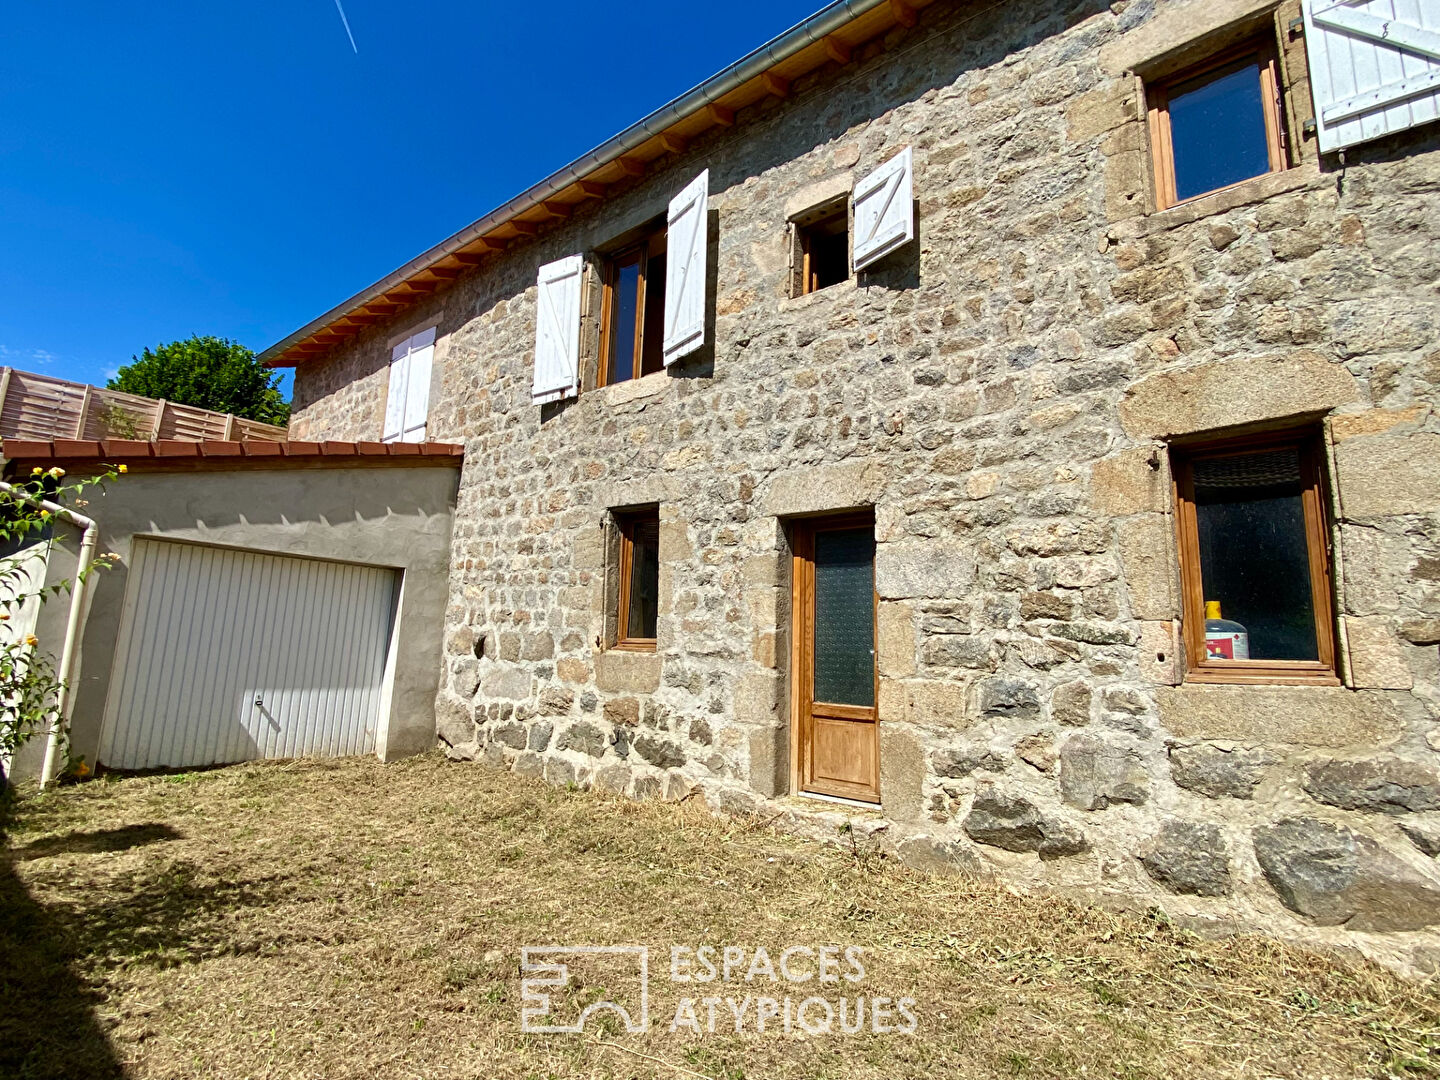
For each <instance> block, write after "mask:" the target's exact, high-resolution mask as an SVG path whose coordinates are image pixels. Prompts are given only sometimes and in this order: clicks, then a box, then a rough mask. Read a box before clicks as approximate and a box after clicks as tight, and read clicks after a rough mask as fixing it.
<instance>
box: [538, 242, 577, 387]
mask: <svg viewBox="0 0 1440 1080" xmlns="http://www.w3.org/2000/svg"><path fill="white" fill-rule="evenodd" d="M584 268H585V262H584V260H583V259H582V258H581V257H580V256H579V255H567V256H566V257H565V258H563V259H557V260H556V261H555V262H552V263H546V264H545V265H544V266H542V267H540V272H539V275H538V276H537V277H536V280H535V285H536V294H535V374H534V378H533V380H532V382H531V386H530V397H531V400H532V401H533V402H534V403H535V404H536V405H544V404H546V403H547V402H551V401H559V400H560V399H561V398H567V397H574V396H575V395H576V394H577V393H578V392H579V386H580V282H581V275H582V273H583V271H584Z"/></svg>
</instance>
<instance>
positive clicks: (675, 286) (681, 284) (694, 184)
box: [637, 169, 710, 367]
mask: <svg viewBox="0 0 1440 1080" xmlns="http://www.w3.org/2000/svg"><path fill="white" fill-rule="evenodd" d="M709 219H710V170H709V169H706V170H705V171H704V172H702V173H701V174H700V175H699V176H697V177H696V178H695V179H694V180H692V181H690V183H689V184H687V185H686V186H685V190H684V191H682V192H680V194H679V195H676V196H675V198H673V199H671V200H670V211H669V214H668V215H667V217H666V226H665V249H666V256H665V342H664V348H663V350H662V351H663V355H664V362H665V366H666V367H669V366H670V365H671V364H673V363H675V361H676V360H679V359H680V358H681V357H682V356H688V355H689V354H690V353H692V352H694V351H695V350H696V349H698V348H700V346H701V345H704V344H705V253H706V250H707V247H708V245H709V241H710V220H709ZM637 363H638V360H637Z"/></svg>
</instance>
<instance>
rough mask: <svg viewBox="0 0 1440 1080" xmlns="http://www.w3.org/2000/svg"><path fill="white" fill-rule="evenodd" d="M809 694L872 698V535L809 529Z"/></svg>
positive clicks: (829, 698)
mask: <svg viewBox="0 0 1440 1080" xmlns="http://www.w3.org/2000/svg"><path fill="white" fill-rule="evenodd" d="M814 694H815V700H816V701H824V702H828V703H829V704H831V705H863V706H872V705H874V704H875V535H874V530H872V529H868V528H866V529H836V530H829V531H823V532H817V533H816V534H815V690H814Z"/></svg>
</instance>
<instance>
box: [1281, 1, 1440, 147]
mask: <svg viewBox="0 0 1440 1080" xmlns="http://www.w3.org/2000/svg"><path fill="white" fill-rule="evenodd" d="M1303 7H1304V13H1305V49H1306V54H1307V56H1308V57H1309V61H1310V86H1311V90H1312V93H1313V94H1314V96H1315V122H1316V126H1317V127H1318V129H1319V136H1320V149H1321V150H1322V151H1329V150H1340V149H1343V148H1345V147H1347V146H1354V145H1355V144H1356V143H1361V142H1366V141H1368V140H1370V139H1378V138H1380V137H1381V136H1382V135H1389V134H1390V133H1391V132H1395V131H1403V130H1404V129H1406V128H1410V127H1414V126H1416V125H1417V124H1424V123H1428V122H1429V121H1431V120H1435V119H1437V118H1440V0H1360V2H1358V3H1357V2H1341V0H1304V4H1303Z"/></svg>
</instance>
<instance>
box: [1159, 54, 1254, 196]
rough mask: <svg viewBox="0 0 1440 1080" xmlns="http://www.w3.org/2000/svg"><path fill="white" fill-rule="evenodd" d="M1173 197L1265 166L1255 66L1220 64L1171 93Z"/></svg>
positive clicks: (1234, 179)
mask: <svg viewBox="0 0 1440 1080" xmlns="http://www.w3.org/2000/svg"><path fill="white" fill-rule="evenodd" d="M1170 142H1171V145H1172V147H1173V148H1174V154H1175V197H1176V198H1177V199H1188V198H1190V197H1192V196H1194V195H1203V194H1204V193H1205V192H1207V191H1214V190H1215V189H1216V188H1222V187H1225V186H1226V185H1228V184H1237V183H1239V182H1240V181H1241V180H1248V179H1250V177H1252V176H1263V175H1264V174H1265V173H1267V172H1269V171H1270V150H1269V143H1268V141H1267V139H1266V135H1265V109H1264V106H1263V105H1262V104H1261V102H1260V66H1259V64H1258V63H1256V62H1254V61H1251V62H1250V63H1247V64H1246V65H1245V66H1244V67H1242V68H1240V69H1239V70H1236V69H1234V68H1221V69H1220V70H1219V71H1218V72H1215V73H1213V74H1210V75H1205V76H1202V77H1201V78H1198V79H1195V80H1192V81H1191V82H1187V83H1182V84H1181V85H1179V86H1177V87H1176V88H1175V89H1174V90H1173V91H1172V92H1171V94H1170Z"/></svg>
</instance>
